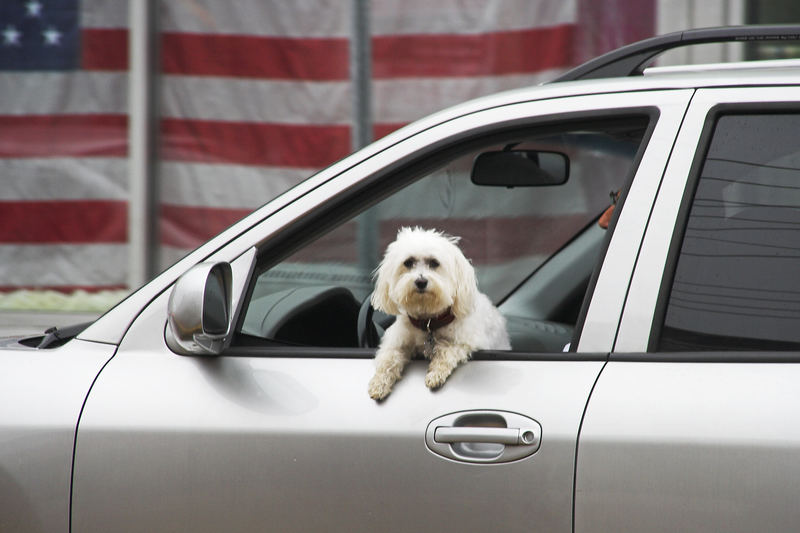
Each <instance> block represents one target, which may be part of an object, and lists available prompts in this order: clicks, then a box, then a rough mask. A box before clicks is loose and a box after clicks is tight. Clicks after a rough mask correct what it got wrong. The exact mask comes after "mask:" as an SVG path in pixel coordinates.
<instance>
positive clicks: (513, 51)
mask: <svg viewBox="0 0 800 533" xmlns="http://www.w3.org/2000/svg"><path fill="white" fill-rule="evenodd" d="M127 33H128V32H127V30H124V29H85V30H84V31H83V33H82V37H83V45H82V48H83V67H84V68H85V69H87V70H126V69H127V68H128V55H127V38H128V37H127ZM575 33H576V32H575V26H574V25H572V24H563V25H560V26H549V27H541V28H532V29H528V30H514V31H503V32H494V33H479V34H466V35H463V34H447V35H442V34H414V35H379V36H375V37H373V38H372V60H373V66H372V70H373V77H374V78H375V79H392V78H413V77H429V78H430V77H434V78H441V77H466V76H490V75H503V74H519V73H530V72H539V71H542V70H546V69H551V68H562V67H567V66H570V65H572V64H573V63H574V62H575V50H574V46H573V42H574V34H575ZM348 50H349V40H348V39H347V38H344V37H332V38H316V37H303V38H297V37H269V36H254V35H217V34H203V33H177V32H171V33H164V34H163V35H162V43H161V61H162V69H163V72H164V73H166V74H177V75H187V76H219V77H237V78H262V79H278V80H313V81H346V80H348V79H349V77H350V76H349V55H348V54H349V52H348Z"/></svg>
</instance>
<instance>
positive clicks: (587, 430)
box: [575, 87, 800, 532]
mask: <svg viewBox="0 0 800 533" xmlns="http://www.w3.org/2000/svg"><path fill="white" fill-rule="evenodd" d="M795 91H796V89H792V90H789V89H787V88H784V87H781V88H775V87H766V88H747V89H742V88H719V89H702V90H698V92H697V95H696V96H695V97H694V98H693V100H692V103H691V104H690V107H689V110H688V112H687V115H686V121H685V122H686V125H685V127H684V128H683V129H682V130H681V132H680V134H679V136H678V138H677V140H676V145H675V151H674V153H675V154H674V156H673V157H672V158H671V159H670V162H669V164H668V167H667V171H666V174H665V178H664V180H663V183H662V185H661V190H660V192H659V195H658V198H657V200H656V203H655V207H654V209H653V214H652V217H651V220H650V223H649V225H648V229H647V233H646V237H645V240H644V243H643V245H642V250H641V254H640V257H639V260H638V262H637V265H636V269H635V272H634V276H633V280H632V283H631V289H630V294H629V297H628V299H627V302H626V305H625V310H624V313H623V318H622V321H621V323H620V329H619V336H618V339H617V343H616V345H615V350H614V352H615V353H614V354H612V356H611V360H610V362H609V364H608V365H607V366H606V368H605V369H604V370H603V372H602V375H601V376H600V378H599V379H598V383H597V386H596V387H595V390H594V392H593V394H592V398H591V401H590V403H589V407H588V408H587V412H586V417H585V420H584V424H583V427H582V432H581V436H580V446H579V453H578V457H579V459H578V468H577V470H576V494H577V496H576V513H575V531H576V532H590V531H787V530H793V529H796V524H797V523H798V521H800V509H799V508H798V506H797V499H798V497H799V496H800V482H798V479H800V470H799V469H800V467H799V466H798V465H800V425H798V424H797V421H798V420H800V388H798V387H797V383H798V379H800V366H798V365H797V362H800V358H798V357H797V353H796V352H791V351H789V352H785V351H784V352H763V351H761V352H726V351H715V352H699V353H678V354H675V353H653V352H650V353H646V352H647V350H648V349H650V350H652V347H650V346H649V344H650V341H651V339H650V337H651V334H652V332H653V331H654V330H655V329H656V327H655V324H654V319H655V317H657V314H656V309H657V302H658V299H659V291H660V289H661V286H662V276H663V275H664V273H665V271H666V270H669V267H668V266H667V263H668V257H669V252H670V246H671V244H672V240H673V239H674V238H676V235H677V238H681V235H680V232H676V231H675V227H676V224H677V223H679V212H680V209H681V205H682V200H683V198H684V195H685V194H686V193H685V189H686V186H687V183H688V182H690V178H691V175H692V173H693V172H695V171H696V172H699V163H700V162H702V161H703V159H704V157H705V150H706V147H705V144H704V143H707V142H708V138H706V137H704V135H705V132H706V130H707V128H709V127H710V126H712V125H713V124H714V120H713V119H714V118H715V110H717V109H730V105H736V106H737V107H736V109H737V111H738V112H747V111H748V110H758V109H765V108H767V109H774V106H773V107H768V106H770V105H771V104H781V107H782V108H786V107H791V108H794V109H795V110H800V106H798V105H797V103H796V100H797V93H796V92H795ZM792 101H794V102H795V103H792V104H789V105H787V106H784V105H783V104H784V103H787V102H792ZM709 137H710V136H709ZM731 260H732V261H735V260H736V259H735V258H733V259H731ZM676 510H680V512H675V511H676Z"/></svg>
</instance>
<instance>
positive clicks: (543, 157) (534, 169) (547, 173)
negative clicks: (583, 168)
mask: <svg viewBox="0 0 800 533" xmlns="http://www.w3.org/2000/svg"><path fill="white" fill-rule="evenodd" d="M568 177H569V158H568V157H567V156H566V154H562V153H560V152H542V151H538V150H502V151H495V152H484V153H482V154H479V155H478V156H477V157H476V158H475V161H474V162H473V164H472V175H471V179H472V183H474V184H476V185H485V186H489V187H543V186H551V185H563V184H564V183H566V182H567V178H568Z"/></svg>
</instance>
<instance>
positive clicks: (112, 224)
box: [0, 200, 128, 244]
mask: <svg viewBox="0 0 800 533" xmlns="http://www.w3.org/2000/svg"><path fill="white" fill-rule="evenodd" d="M127 225H128V206H127V203H126V202H121V201H113V200H54V201H14V202H10V201H3V202H0V242H2V243H4V244H13V243H18V244H63V243H70V244H78V243H88V244H100V243H124V242H126V241H127V237H128V232H127Z"/></svg>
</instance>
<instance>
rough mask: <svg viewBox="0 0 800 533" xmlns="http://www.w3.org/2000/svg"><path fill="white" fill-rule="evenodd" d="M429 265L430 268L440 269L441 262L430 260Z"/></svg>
mask: <svg viewBox="0 0 800 533" xmlns="http://www.w3.org/2000/svg"><path fill="white" fill-rule="evenodd" d="M427 263H428V266H429V267H430V268H439V261H437V260H436V259H428V261H427Z"/></svg>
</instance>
